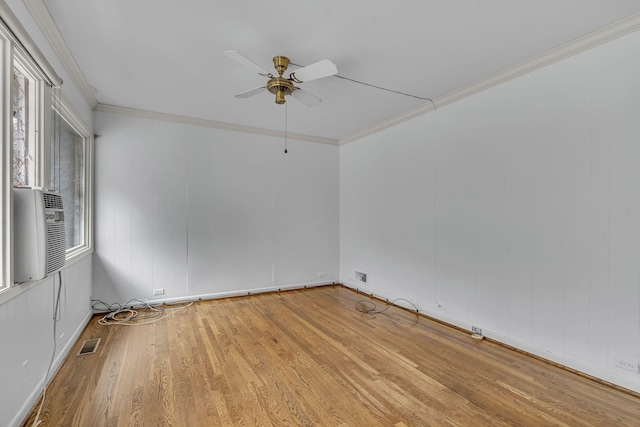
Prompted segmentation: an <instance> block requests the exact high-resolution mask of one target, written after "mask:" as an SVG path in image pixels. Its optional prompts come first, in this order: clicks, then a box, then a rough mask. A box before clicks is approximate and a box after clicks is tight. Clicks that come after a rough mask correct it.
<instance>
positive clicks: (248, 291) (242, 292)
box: [96, 280, 338, 313]
mask: <svg viewBox="0 0 640 427" xmlns="http://www.w3.org/2000/svg"><path fill="white" fill-rule="evenodd" d="M337 284H338V282H337V281H335V280H334V281H324V282H309V283H297V284H290V285H282V286H267V287H264V288H253V289H242V290H238V291H226V292H215V293H211V294H199V295H189V296H182V297H175V298H162V299H143V300H142V301H148V302H149V304H152V305H156V304H173V303H178V302H187V301H206V300H213V299H221V298H231V297H246V296H248V295H257V294H264V293H268V292H278V291H292V290H296V289H307V288H317V287H320V286H331V285H337ZM96 313H100V311H96Z"/></svg>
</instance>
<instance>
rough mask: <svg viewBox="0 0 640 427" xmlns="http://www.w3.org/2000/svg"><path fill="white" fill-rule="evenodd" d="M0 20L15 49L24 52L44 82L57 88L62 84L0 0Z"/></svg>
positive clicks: (18, 22) (15, 18) (29, 37)
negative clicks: (46, 81)
mask: <svg viewBox="0 0 640 427" xmlns="http://www.w3.org/2000/svg"><path fill="white" fill-rule="evenodd" d="M0 19H1V20H2V21H3V22H4V23H5V26H6V28H7V30H8V31H9V32H11V34H10V38H11V39H12V41H13V42H14V43H15V47H16V48H18V50H20V51H22V52H24V53H25V56H27V57H29V58H30V59H31V60H32V61H34V62H35V63H36V64H37V65H38V68H39V70H40V71H41V72H42V73H43V74H44V76H45V80H48V81H49V82H50V83H51V84H53V85H54V86H59V85H60V84H61V83H62V79H61V78H60V76H58V74H57V73H56V70H54V69H53V67H52V66H51V64H50V63H49V61H47V58H46V57H45V56H44V55H43V54H42V52H41V51H40V49H39V48H38V46H37V45H36V44H35V42H34V41H33V39H32V38H31V36H30V35H29V33H28V32H27V30H26V29H25V28H24V27H23V26H22V24H21V23H20V21H19V20H18V18H17V17H16V15H15V14H14V13H13V11H12V10H11V8H10V7H9V6H8V5H7V3H6V2H5V1H4V0H0Z"/></svg>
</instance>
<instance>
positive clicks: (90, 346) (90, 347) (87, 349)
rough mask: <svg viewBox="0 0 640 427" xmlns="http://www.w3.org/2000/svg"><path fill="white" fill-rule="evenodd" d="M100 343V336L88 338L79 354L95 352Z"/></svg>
mask: <svg viewBox="0 0 640 427" xmlns="http://www.w3.org/2000/svg"><path fill="white" fill-rule="evenodd" d="M98 344H100V338H92V339H90V340H86V341H85V342H84V343H83V344H82V348H80V351H79V352H78V356H85V355H87V354H93V353H95V352H96V350H97V349H98Z"/></svg>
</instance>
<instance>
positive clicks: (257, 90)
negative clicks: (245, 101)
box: [234, 86, 266, 98]
mask: <svg viewBox="0 0 640 427" xmlns="http://www.w3.org/2000/svg"><path fill="white" fill-rule="evenodd" d="M265 89H266V86H260V87H256V88H253V89H250V90H248V91H246V92H242V93H239V94H237V95H234V97H235V98H249V97H250V96H254V95H257V94H259V93H260V92H263V91H264V90H265Z"/></svg>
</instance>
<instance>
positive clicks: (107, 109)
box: [96, 104, 338, 145]
mask: <svg viewBox="0 0 640 427" xmlns="http://www.w3.org/2000/svg"><path fill="white" fill-rule="evenodd" d="M96 111H100V112H103V113H115V114H124V115H128V116H134V117H143V118H146V119H152V120H163V121H168V122H176V123H183V124H187V125H193V126H203V127H208V128H215V129H224V130H230V131H234V132H244V133H252V134H256V135H263V136H272V137H275V138H284V135H285V134H284V132H282V131H276V130H270V129H264V128H257V127H252V126H244V125H237V124H233V123H225V122H218V121H215V120H206V119H196V118H194V117H187V116H178V115H174V114H167V113H159V112H156V111H148V110H138V109H136V108H128V107H120V106H117V105H109V104H98V106H97V107H96ZM287 138H288V139H297V140H299V141H308V142H318V143H320V144H328V145H338V140H337V139H331V138H321V137H318V136H311V135H304V134H300V133H287Z"/></svg>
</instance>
